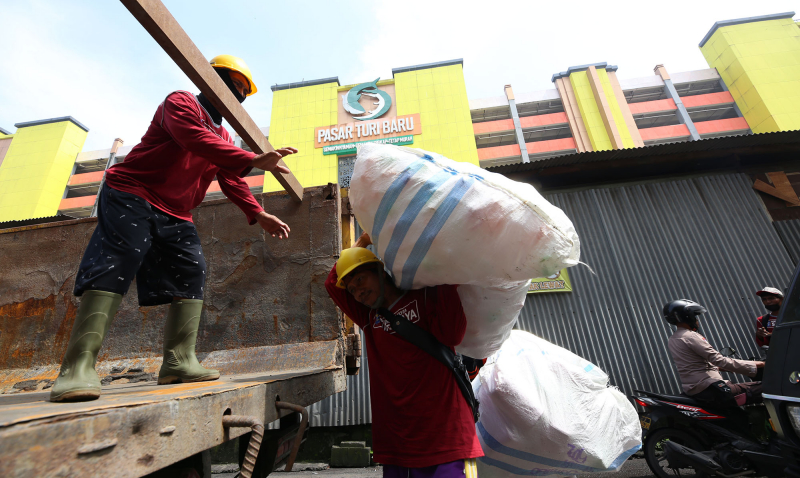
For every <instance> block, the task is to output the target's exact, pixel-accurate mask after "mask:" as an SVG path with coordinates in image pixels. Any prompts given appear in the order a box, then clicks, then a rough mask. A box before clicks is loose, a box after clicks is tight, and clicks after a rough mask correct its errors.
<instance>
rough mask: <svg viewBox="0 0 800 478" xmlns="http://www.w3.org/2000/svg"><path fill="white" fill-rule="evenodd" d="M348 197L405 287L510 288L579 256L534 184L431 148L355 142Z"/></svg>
mask: <svg viewBox="0 0 800 478" xmlns="http://www.w3.org/2000/svg"><path fill="white" fill-rule="evenodd" d="M350 202H351V204H352V206H353V212H354V213H355V216H356V219H358V222H359V224H361V227H363V228H364V230H366V231H368V232H369V233H370V236H371V237H372V241H373V243H374V244H375V246H376V247H377V249H378V255H379V256H380V257H381V258H382V259H383V261H384V263H385V264H386V266H387V267H388V268H389V270H391V271H392V273H393V274H394V276H395V279H396V281H397V285H398V286H399V287H400V288H402V289H417V288H420V287H425V286H433V285H440V284H473V285H479V286H482V287H508V286H509V285H510V284H511V283H515V282H516V283H519V282H521V281H526V280H528V279H531V278H535V277H547V276H549V275H552V274H555V273H556V272H558V271H559V270H561V269H563V268H564V267H569V266H573V265H575V264H577V263H578V259H579V256H580V246H579V241H578V235H577V234H576V233H575V229H574V227H573V226H572V222H571V221H570V220H569V219H568V218H567V216H566V215H565V214H564V212H563V211H561V210H560V209H558V208H557V207H555V206H553V205H552V204H550V203H549V202H547V200H545V199H544V198H543V197H542V196H541V195H540V194H539V192H538V191H536V189H534V187H533V186H531V185H530V184H524V183H518V182H516V181H512V180H510V179H508V178H506V177H505V176H502V175H500V174H496V173H490V172H488V171H486V170H484V169H481V168H479V167H477V166H475V165H472V164H469V163H460V162H457V161H453V160H451V159H448V158H445V157H444V156H441V155H439V154H436V153H429V152H426V151H422V150H418V149H411V148H403V147H398V146H391V145H382V144H376V143H366V144H363V145H360V146H359V148H358V157H357V159H356V162H355V166H354V168H353V176H352V178H351V180H350Z"/></svg>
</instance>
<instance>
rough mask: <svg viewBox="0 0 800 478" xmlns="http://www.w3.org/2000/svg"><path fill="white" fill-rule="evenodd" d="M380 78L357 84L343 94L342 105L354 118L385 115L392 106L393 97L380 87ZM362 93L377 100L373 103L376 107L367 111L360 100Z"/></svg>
mask: <svg viewBox="0 0 800 478" xmlns="http://www.w3.org/2000/svg"><path fill="white" fill-rule="evenodd" d="M378 80H380V78H375V81H370V82H367V83H361V84H360V85H356V86H354V87H352V88H350V91H348V92H347V94H346V95H342V106H343V107H344V110H345V111H347V112H348V113H350V114H351V115H352V116H353V118H355V119H357V120H359V121H364V120H370V119H373V118H377V117H379V116H381V115H383V114H384V113H386V112H387V111H389V108H391V107H392V97H391V96H389V94H388V93H386V92H385V91H381V90H379V89H378ZM362 95H363V96H369V97H372V98H375V99H376V100H377V101H376V102H375V103H372V104H373V105H374V106H375V108H374V109H372V110H369V111H367V110H365V109H364V107H363V106H361V103H359V102H358V100H360V99H361V96H362Z"/></svg>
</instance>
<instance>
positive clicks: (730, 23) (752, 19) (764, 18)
mask: <svg viewBox="0 0 800 478" xmlns="http://www.w3.org/2000/svg"><path fill="white" fill-rule="evenodd" d="M792 17H794V12H783V13H773V14H771V15H759V16H757V17H745V18H735V19H733V20H722V21H719V22H716V23H714V26H713V27H711V30H709V31H708V33H706V36H704V37H703V39H702V40H701V41H700V45H698V46H699V47H700V48H703V46H704V45H705V44H706V42H708V40H710V39H711V36H712V35H714V33H715V32H716V31H717V29H718V28H722V27H730V26H733V25H741V24H743V23H753V22H765V21H767V20H780V19H782V18H792Z"/></svg>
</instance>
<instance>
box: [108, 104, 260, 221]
mask: <svg viewBox="0 0 800 478" xmlns="http://www.w3.org/2000/svg"><path fill="white" fill-rule="evenodd" d="M254 157H255V154H253V153H250V152H248V151H245V150H243V149H241V148H238V147H236V146H235V145H234V144H233V139H231V136H230V134H228V131H227V130H226V129H225V128H224V127H223V126H222V125H217V124H214V121H213V120H212V119H211V116H210V115H209V114H208V112H207V111H206V110H205V109H204V108H203V107H202V106H201V105H200V103H198V102H197V98H195V97H194V95H192V94H191V93H189V92H187V91H176V92H173V93H170V94H169V96H167V98H166V99H165V100H164V102H163V103H161V105H159V107H158V109H157V110H156V114H155V116H154V117H153V121H151V122H150V127H149V128H147V132H146V133H145V134H144V136H142V141H141V142H140V143H139V144H137V145H136V146H134V147H133V149H132V150H131V152H130V153H128V156H127V157H126V158H125V161H124V162H122V163H119V164H115V165H114V166H112V167H111V168H109V169H108V171H107V172H106V182H107V183H108V185H109V186H111V187H112V188H114V189H117V190H119V191H123V192H127V193H131V194H135V195H137V196H139V197H142V198H144V199H146V200H147V201H148V202H149V203H150V204H152V205H153V206H155V207H157V208H158V209H161V210H162V211H164V212H166V213H168V214H171V215H173V216H175V217H178V218H180V219H185V220H187V221H191V220H192V213H191V212H190V211H191V210H192V209H194V208H195V207H197V205H198V204H200V203H201V202H202V201H203V198H204V197H205V195H206V191H207V190H208V187H209V185H211V182H212V181H213V180H214V177H215V176H216V178H217V180H218V181H219V187H220V189H221V190H222V192H223V194H225V196H227V197H228V199H230V200H231V201H232V202H233V203H234V204H236V205H237V206H238V207H239V209H241V210H242V211H243V212H244V214H245V216H247V221H248V222H249V223H250V224H255V222H256V221H255V216H256V215H257V214H258V213H259V212H261V211H263V209H262V208H261V205H260V204H259V203H258V201H256V199H255V198H254V197H253V194H252V193H251V192H250V187H249V186H248V185H247V183H246V182H245V181H244V180H243V179H242V178H243V177H244V176H246V175H247V173H248V172H250V169H251V168H250V167H249V164H250V162H251V161H252V160H253V158H254Z"/></svg>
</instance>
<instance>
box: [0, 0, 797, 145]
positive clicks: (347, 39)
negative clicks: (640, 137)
mask: <svg viewBox="0 0 800 478" xmlns="http://www.w3.org/2000/svg"><path fill="white" fill-rule="evenodd" d="M163 2H164V4H165V5H166V6H167V8H168V9H169V10H170V12H171V13H172V15H173V16H174V17H175V18H176V19H177V20H178V22H179V23H180V24H181V26H182V27H183V28H184V30H186V32H187V33H188V34H189V36H190V37H191V38H192V40H193V41H194V42H195V44H196V45H197V47H198V48H199V49H200V51H201V52H203V54H204V55H206V57H208V58H209V59H210V58H211V57H213V56H216V55H218V54H222V53H227V54H231V55H235V56H239V57H241V58H243V59H244V60H245V61H246V62H247V64H248V65H249V66H250V69H251V70H252V72H253V75H254V80H255V83H256V85H257V86H258V88H259V91H258V93H257V94H255V95H253V96H251V97H249V98H247V100H246V101H245V103H244V107H245V109H246V110H247V111H248V113H249V114H250V115H251V116H252V118H253V119H254V120H255V122H256V123H257V124H258V125H259V126H268V125H269V122H270V113H271V105H272V92H271V91H270V89H269V86H270V85H275V84H283V83H290V82H296V81H301V80H313V79H318V78H328V77H332V76H338V77H339V81H340V82H341V84H342V85H348V84H354V83H361V82H364V81H371V80H373V79H375V78H377V77H380V78H391V75H392V71H391V70H392V68H398V67H403V66H410V65H417V64H421V63H430V62H436V61H444V60H451V59H456V58H462V59H463V61H464V77H465V81H466V85H467V93H468V95H469V97H470V98H471V99H477V98H485V97H490V96H501V95H502V94H503V86H504V85H506V84H511V85H512V86H513V88H514V91H515V92H516V93H521V92H530V91H538V90H543V89H549V88H553V85H552V83H551V81H550V77H551V75H552V74H553V73H557V72H560V71H564V70H566V69H567V68H568V67H569V66H573V65H582V64H587V63H597V62H603V61H605V62H608V63H609V64H612V65H617V66H619V70H618V71H617V76H618V77H619V78H620V79H625V78H637V77H642V76H649V75H652V74H653V67H654V66H655V65H656V64H659V63H663V64H664V65H665V66H666V67H667V70H668V71H671V72H679V71H687V70H696V69H702V68H708V65H707V64H706V62H705V60H704V59H703V56H702V55H701V53H700V50H699V48H698V43H699V42H700V40H701V39H702V38H703V36H704V35H705V34H706V33H707V32H708V30H709V29H710V28H711V27H712V26H713V24H714V22H716V21H720V20H729V19H735V18H742V17H750V16H757V15H767V14H772V13H782V12H789V11H793V9H794V8H795V6H796V5H797V3H796V2H792V1H787V0H760V1H753V0H750V1H736V0H733V1H727V2H719V1H711V0H694V1H684V0H672V1H670V2H667V3H663V2H643V1H641V0H638V1H614V0H609V1H604V2H599V1H596V0H595V1H585V2H584V1H580V0H571V1H564V0H561V1H552V0H547V1H539V0H528V1H505V0H481V1H472V0H460V1H442V0H402V1H400V0H395V1H391V0H388V1H383V0H373V1H356V0H353V1H330V0H328V1H304V0H294V1H291V2H287V1H267V0H261V1H245V0H227V1H225V2H220V1H214V2H212V1H205V0H192V1H189V0H163ZM0 45H2V52H1V53H0V127H2V128H4V129H6V130H8V131H11V132H12V133H13V132H14V131H15V130H16V128H15V127H14V124H15V123H21V122H26V121H34V120H40V119H46V118H54V117H60V116H73V117H74V118H76V119H77V120H78V121H80V122H81V123H83V124H84V125H86V126H87V127H88V128H89V135H88V137H87V139H86V143H85V145H84V148H83V150H84V151H91V150H95V149H106V148H109V147H110V146H111V144H112V142H113V140H114V138H117V137H119V138H122V139H123V140H124V141H125V144H126V145H133V144H136V143H138V142H139V139H140V138H141V136H142V135H143V134H144V132H145V130H146V129H147V126H148V124H149V122H150V120H151V119H152V117H153V114H154V113H155V110H156V108H157V106H158V104H159V103H160V102H161V101H163V99H164V97H165V96H166V95H167V94H168V93H170V92H172V91H174V90H179V89H182V90H189V91H192V92H196V91H197V89H196V88H195V87H194V85H193V84H192V83H191V81H189V79H188V78H187V77H186V76H185V75H184V74H183V72H181V70H180V69H179V68H178V67H177V66H176V65H175V64H174V63H173V62H172V60H171V59H170V58H169V57H168V56H167V55H166V53H164V51H163V50H162V49H161V48H160V47H159V46H158V45H157V44H156V43H155V41H154V40H153V39H152V38H151V37H150V35H149V34H148V33H147V32H146V31H145V30H144V29H143V28H142V27H141V25H139V24H138V22H137V21H136V20H135V19H134V18H133V16H132V15H131V14H130V13H129V12H128V11H127V10H126V9H125V7H124V6H123V5H122V4H121V3H120V2H118V1H115V0H69V1H64V0H25V1H19V0H0ZM228 129H229V131H231V133H233V130H232V129H231V128H230V126H228Z"/></svg>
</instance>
